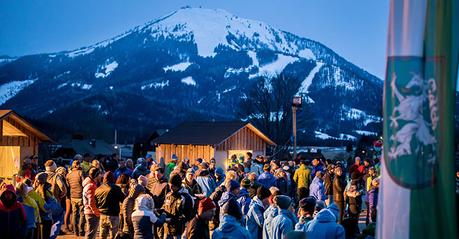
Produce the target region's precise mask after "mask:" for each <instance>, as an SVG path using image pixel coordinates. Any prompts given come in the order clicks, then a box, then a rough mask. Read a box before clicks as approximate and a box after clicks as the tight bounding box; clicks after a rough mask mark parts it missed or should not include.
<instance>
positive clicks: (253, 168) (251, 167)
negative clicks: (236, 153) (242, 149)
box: [244, 152, 263, 176]
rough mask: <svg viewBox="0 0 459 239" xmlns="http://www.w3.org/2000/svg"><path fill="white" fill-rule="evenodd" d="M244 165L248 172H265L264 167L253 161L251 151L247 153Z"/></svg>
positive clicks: (258, 173) (257, 173)
mask: <svg viewBox="0 0 459 239" xmlns="http://www.w3.org/2000/svg"><path fill="white" fill-rule="evenodd" d="M244 167H245V168H246V173H255V174H256V175H257V176H259V175H260V174H262V173H263V167H261V165H260V164H257V163H254V162H253V159H252V153H251V152H247V153H246V158H245V161H244Z"/></svg>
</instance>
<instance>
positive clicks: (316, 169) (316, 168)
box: [311, 163, 325, 177]
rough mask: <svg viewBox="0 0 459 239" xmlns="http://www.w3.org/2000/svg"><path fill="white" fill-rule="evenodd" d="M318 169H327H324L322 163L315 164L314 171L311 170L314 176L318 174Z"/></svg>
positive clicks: (322, 170)
mask: <svg viewBox="0 0 459 239" xmlns="http://www.w3.org/2000/svg"><path fill="white" fill-rule="evenodd" d="M318 171H321V172H322V173H323V172H324V171H325V170H324V166H323V165H322V164H321V163H320V164H318V165H317V166H315V167H314V166H313V167H312V171H311V175H312V177H315V176H316V172H318Z"/></svg>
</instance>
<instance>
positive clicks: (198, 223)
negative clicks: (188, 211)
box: [185, 197, 217, 239]
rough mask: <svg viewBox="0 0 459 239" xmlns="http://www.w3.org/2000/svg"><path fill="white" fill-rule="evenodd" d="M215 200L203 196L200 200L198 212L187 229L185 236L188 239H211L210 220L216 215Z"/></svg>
mask: <svg viewBox="0 0 459 239" xmlns="http://www.w3.org/2000/svg"><path fill="white" fill-rule="evenodd" d="M216 207H217V206H216V205H215V203H214V201H212V199H210V198H207V197H206V198H203V199H202V200H200V201H199V205H198V213H197V214H196V216H195V217H194V218H193V219H192V220H191V221H190V222H189V223H188V225H187V227H186V230H185V238H187V239H209V238H210V232H209V223H208V222H209V221H210V220H212V218H213V217H214V216H215V208H216Z"/></svg>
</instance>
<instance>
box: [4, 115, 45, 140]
mask: <svg viewBox="0 0 459 239" xmlns="http://www.w3.org/2000/svg"><path fill="white" fill-rule="evenodd" d="M6 118H11V119H13V120H14V121H16V122H18V123H19V124H21V126H22V127H24V128H26V129H27V130H29V131H30V132H32V134H34V135H35V136H36V137H37V138H38V139H40V140H41V141H52V140H51V139H50V138H49V137H48V136H47V135H46V134H45V133H43V132H41V131H40V130H38V129H37V128H35V127H34V126H32V125H31V124H30V123H29V122H27V121H26V120H25V119H24V118H22V116H20V115H19V114H18V113H16V112H15V111H13V110H0V120H3V119H6ZM5 122H6V121H5Z"/></svg>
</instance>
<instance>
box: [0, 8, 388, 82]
mask: <svg viewBox="0 0 459 239" xmlns="http://www.w3.org/2000/svg"><path fill="white" fill-rule="evenodd" d="M186 5H189V6H192V7H199V6H201V7H203V8H221V9H225V10H227V11H228V12H231V13H233V14H235V15H238V16H240V17H243V18H249V19H255V20H260V21H263V22H266V23H268V24H270V25H272V26H274V27H277V28H279V29H282V30H285V31H289V32H292V33H294V34H296V35H299V36H303V37H307V38H310V39H312V40H316V41H319V42H321V43H323V44H325V45H326V46H328V47H330V48H331V49H333V50H334V51H336V52H337V53H338V54H340V55H342V56H344V57H345V58H346V59H348V60H349V61H351V62H353V63H354V64H356V65H358V66H360V67H362V68H363V69H365V70H367V71H369V72H370V73H372V74H375V75H376V76H378V77H380V78H383V77H384V71H385V57H386V42H387V41H386V39H387V23H388V15H389V0H376V1H371V0H352V1H343V0H284V1H278V0H264V1H260V0H245V1H243V0H225V1H223V0H188V1H187V0H166V1H164V0H162V1H159V0H133V1H126V0H77V1H69V0H46V1H45V0H38V1H35V0H34V1H31V0H2V1H0V26H1V27H0V55H10V56H21V55H27V54H35V53H50V52H56V51H62V50H71V49H76V48H79V47H82V46H87V45H90V44H93V43H96V42H99V41H102V40H105V39H107V38H111V37H113V36H115V35H118V34H120V33H122V32H124V31H126V30H129V29H130V28H132V27H135V26H137V25H142V24H144V23H145V22H147V21H149V20H152V19H156V18H158V17H161V16H163V15H166V14H168V13H170V12H172V11H174V10H176V9H178V8H180V7H183V6H186Z"/></svg>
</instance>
